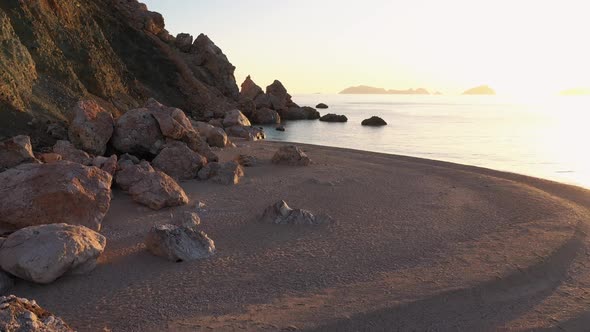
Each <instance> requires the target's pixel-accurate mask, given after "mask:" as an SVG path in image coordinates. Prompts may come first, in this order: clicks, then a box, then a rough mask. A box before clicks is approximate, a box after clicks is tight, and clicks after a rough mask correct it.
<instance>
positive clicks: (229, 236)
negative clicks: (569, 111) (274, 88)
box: [14, 141, 590, 331]
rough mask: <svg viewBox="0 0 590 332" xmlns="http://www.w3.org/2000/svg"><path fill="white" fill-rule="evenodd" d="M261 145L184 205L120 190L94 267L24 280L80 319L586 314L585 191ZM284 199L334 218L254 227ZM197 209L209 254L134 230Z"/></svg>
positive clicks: (233, 326) (569, 320)
mask: <svg viewBox="0 0 590 332" xmlns="http://www.w3.org/2000/svg"><path fill="white" fill-rule="evenodd" d="M280 145H281V144H279V143H273V142H266V141H264V142H263V141H261V142H241V143H239V144H238V147H237V148H228V149H223V150H219V151H218V153H219V156H220V158H221V160H222V161H225V160H232V159H233V158H235V157H236V156H237V155H239V154H250V155H253V156H255V157H256V158H258V160H259V165H258V166H256V167H248V168H245V173H246V175H245V177H244V178H243V179H242V181H241V183H240V184H238V185H236V186H224V185H219V184H215V183H211V182H203V181H197V180H191V181H186V182H181V185H182V187H183V188H184V189H185V191H186V193H187V194H188V195H189V197H190V199H191V203H190V204H189V205H188V206H185V207H180V208H174V209H164V210H161V211H158V212H154V211H152V210H150V209H148V208H146V207H142V206H140V205H138V204H136V203H134V202H133V201H132V200H131V198H130V197H128V196H127V195H125V194H124V193H122V192H119V191H115V192H114V199H113V201H112V205H111V209H110V211H109V212H108V215H107V217H106V218H105V220H104V222H103V230H102V232H101V233H102V234H103V235H105V236H106V238H107V241H108V244H107V247H106V251H105V253H104V254H103V255H102V256H101V258H100V263H99V266H98V267H97V268H96V269H95V270H94V271H93V272H92V273H90V274H88V275H84V276H66V277H63V278H60V279H59V280H57V281H56V282H54V283H52V284H51V285H35V284H32V283H28V282H25V281H19V282H18V283H17V285H16V287H15V288H14V294H16V295H17V296H22V297H27V298H34V299H36V300H37V302H38V303H39V304H40V305H42V306H43V307H45V308H47V309H48V310H50V311H51V312H53V313H55V314H57V315H59V316H61V317H63V318H64V319H65V320H66V321H67V322H68V323H69V324H71V326H73V327H74V328H76V329H77V330H78V331H200V330H203V331H208V330H216V331H237V330H250V331H257V330H269V331H277V330H309V331H392V330H504V329H507V330H521V329H549V330H568V329H580V328H582V327H583V326H588V325H587V324H588V323H590V316H589V315H588V313H587V307H588V305H590V297H589V296H588V291H589V290H590V266H588V265H587V260H588V255H589V253H590V247H589V245H588V239H587V236H586V230H585V228H586V224H587V222H588V220H589V216H590V214H589V211H588V207H590V192H589V191H587V190H585V189H581V188H577V187H573V186H568V185H562V184H559V183H555V182H550V181H546V180H541V179H536V178H530V177H526V176H521V175H516V174H510V173H503V172H497V171H493V170H487V169H481V168H475V167H469V166H462V165H457V164H450V163H445V162H437V161H431V160H424V159H416V158H410V157H403V156H394V155H385V154H378V153H369V152H362V151H353V150H346V149H336V148H328V147H321V146H311V145H299V146H300V147H301V148H302V149H303V150H304V151H305V152H306V153H307V155H308V156H309V157H310V158H311V159H312V161H313V163H312V165H311V166H309V167H289V166H277V165H273V164H271V163H270V159H271V157H272V155H273V154H274V152H275V151H276V150H277V149H278V147H279V146H280ZM280 199H284V200H285V201H287V202H288V203H289V205H291V206H292V207H297V208H304V209H308V210H310V211H312V212H313V213H315V214H326V215H329V216H330V217H331V218H332V220H333V222H332V223H330V224H327V225H319V226H292V225H270V224H263V223H261V222H260V221H259V218H260V216H261V214H262V212H263V211H264V209H265V208H266V207H267V206H269V205H271V204H273V203H275V202H276V201H277V200H280ZM198 201H201V202H203V203H205V204H206V206H205V207H204V208H203V209H202V210H200V211H199V215H200V216H201V220H202V229H203V230H204V231H205V232H206V233H207V234H208V235H209V236H210V237H211V238H212V239H213V240H214V241H215V245H216V247H217V250H218V252H217V254H216V255H214V256H213V257H211V258H208V259H205V260H201V261H193V262H182V263H171V262H168V261H166V260H163V259H161V258H159V257H155V256H152V255H150V254H149V253H148V252H147V251H146V250H145V247H144V244H143V240H144V237H145V235H146V233H147V232H148V230H149V229H150V227H152V226H153V225H155V224H163V223H167V222H168V221H169V220H170V215H171V214H173V213H178V212H179V211H183V210H195V204H196V203H197V202H198Z"/></svg>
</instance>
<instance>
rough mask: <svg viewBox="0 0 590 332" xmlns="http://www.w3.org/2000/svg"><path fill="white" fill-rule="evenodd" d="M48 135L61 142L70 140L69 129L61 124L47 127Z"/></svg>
mask: <svg viewBox="0 0 590 332" xmlns="http://www.w3.org/2000/svg"><path fill="white" fill-rule="evenodd" d="M46 133H47V134H48V135H49V136H51V137H53V138H54V139H56V140H59V141H65V140H67V139H68V129H67V128H66V125H65V124H63V123H61V122H53V123H50V124H48V125H47V129H46Z"/></svg>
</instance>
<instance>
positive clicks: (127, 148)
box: [111, 108, 165, 156]
mask: <svg viewBox="0 0 590 332" xmlns="http://www.w3.org/2000/svg"><path fill="white" fill-rule="evenodd" d="M164 142H165V138H164V135H163V134H162V131H161V130H160V126H159V125H158V122H157V121H156V118H155V117H154V116H153V115H152V112H150V110H148V109H147V108H138V109H133V110H129V111H127V112H126V113H125V114H123V115H122V116H121V117H119V118H118V119H117V121H116V122H115V131H114V133H113V138H112V140H111V143H112V144H113V147H114V148H115V149H116V150H117V151H120V152H123V153H130V154H134V155H139V156H144V155H149V156H155V155H157V154H158V152H160V149H161V147H162V146H163V145H164Z"/></svg>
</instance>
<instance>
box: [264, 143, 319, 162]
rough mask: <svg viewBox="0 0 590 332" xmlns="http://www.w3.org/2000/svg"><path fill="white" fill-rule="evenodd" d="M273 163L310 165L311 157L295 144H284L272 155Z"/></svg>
mask: <svg viewBox="0 0 590 332" xmlns="http://www.w3.org/2000/svg"><path fill="white" fill-rule="evenodd" d="M272 162H273V164H281V165H289V166H309V164H311V159H309V157H308V156H307V155H306V154H305V152H303V151H301V149H299V148H298V147H297V146H295V145H286V146H283V147H281V148H280V149H279V151H277V152H276V153H275V155H274V156H273V157H272Z"/></svg>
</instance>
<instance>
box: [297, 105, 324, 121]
mask: <svg viewBox="0 0 590 332" xmlns="http://www.w3.org/2000/svg"><path fill="white" fill-rule="evenodd" d="M301 109H302V110H303V114H305V119H307V120H317V119H319V118H320V112H318V111H317V110H316V109H315V108H313V107H309V106H303V107H301Z"/></svg>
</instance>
